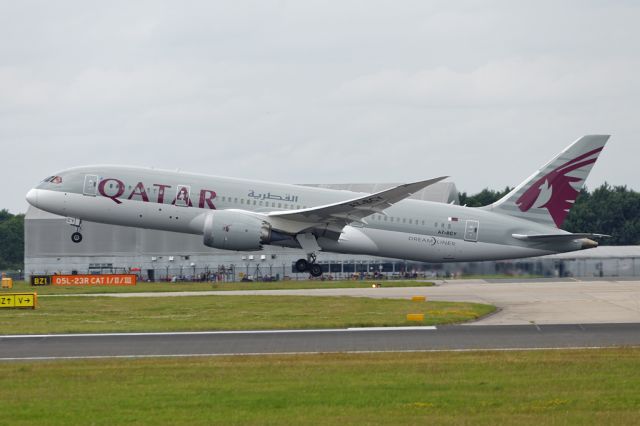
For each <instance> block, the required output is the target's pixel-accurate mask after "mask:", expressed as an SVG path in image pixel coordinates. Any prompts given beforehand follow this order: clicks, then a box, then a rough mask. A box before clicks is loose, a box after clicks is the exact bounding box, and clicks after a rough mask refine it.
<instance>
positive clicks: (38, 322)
mask: <svg viewBox="0 0 640 426" xmlns="http://www.w3.org/2000/svg"><path fill="white" fill-rule="evenodd" d="M38 305H39V307H38V309H36V310H32V309H26V310H17V309H3V310H0V329H1V330H2V333H1V334H40V333H90V332H134V331H137V332H153V331H201V330H259V329H303V328H343V327H369V326H401V325H431V324H443V323H454V322H462V321H469V320H472V319H476V318H478V317H480V316H483V315H486V314H489V313H491V312H493V311H494V310H495V308H494V307H493V306H490V305H482V304H473V303H462V302H426V303H425V302H412V301H411V300H398V299H395V300H394V299H371V298H364V297H362V298H355V297H304V296H199V297H198V296H184V297H132V298H116V297H80V296H79V297H73V296H72V297H41V298H39V299H38ZM408 313H424V314H426V318H425V321H424V322H423V323H409V322H407V321H406V315H407V314H408Z"/></svg>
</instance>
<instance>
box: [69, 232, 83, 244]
mask: <svg viewBox="0 0 640 426" xmlns="http://www.w3.org/2000/svg"><path fill="white" fill-rule="evenodd" d="M71 241H73V242H74V243H76V244H78V243H79V242H80V241H82V234H81V233H79V232H74V233H73V234H71Z"/></svg>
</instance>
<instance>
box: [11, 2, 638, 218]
mask: <svg viewBox="0 0 640 426" xmlns="http://www.w3.org/2000/svg"><path fill="white" fill-rule="evenodd" d="M639 20H640V2H635V1H611V0H610V1H563V2H557V1H541V0H536V1H518V2H514V1H482V2H479V1H455V2H451V1H425V0H418V1H411V0H406V1H398V0H394V1H376V0H367V1H351V0H340V1H329V0H323V1H311V0H309V1H306V0H305V1H300V0H298V1H284V0H281V1H268V0H260V1H242V0H234V1H228V0H227V1H209V0H207V1H195V0H194V1H185V0H183V1H109V2H104V1H86V0H84V1H63V0H61V1H56V2H51V1H29V0H26V1H20V2H16V1H10V0H0V149H1V151H0V152H1V154H0V155H1V157H2V164H1V165H0V178H1V180H2V186H1V187H0V188H1V189H0V191H1V194H2V197H1V202H0V209H2V208H6V209H8V210H9V211H11V212H13V213H20V212H25V211H26V209H27V203H26V201H25V200H24V196H25V194H26V193H27V191H28V190H29V189H30V188H31V187H33V186H34V185H36V184H37V183H38V182H39V181H40V180H42V179H43V178H45V177H47V176H50V175H52V174H54V173H55V172H56V171H59V170H63V169H65V168H69V167H73V166H79V165H87V164H126V165H140V166H152V167H156V168H164V169H179V170H183V171H191V172H197V173H205V174H211V175H218V176H233V177H240V178H249V179H259V180H267V181H275V182H286V183H346V182H411V181H417V180H423V179H428V178H432V177H436V176H442V175H448V176H451V177H450V180H451V181H453V182H455V184H456V185H457V187H458V189H459V190H460V191H466V192H469V193H475V192H478V191H480V190H482V189H483V188H491V189H502V188H504V187H505V186H515V185H517V184H518V183H520V182H521V181H522V180H524V179H525V178H526V177H527V176H529V175H530V174H531V173H533V172H534V171H535V170H536V169H537V168H538V167H540V166H541V165H543V164H544V163H546V162H547V161H548V160H549V159H551V158H552V157H553V156H555V155H556V154H557V153H558V152H559V151H561V150H562V149H564V148H565V147H566V146H567V145H569V144H570V143H571V142H573V141H574V140H576V139H577V138H579V137H580V136H582V135H584V134H592V133H597V134H611V135H612V138H611V139H610V141H609V144H608V146H607V147H606V148H605V151H604V152H603V153H602V155H601V156H600V159H599V161H598V163H597V164H596V166H595V167H594V169H593V171H592V173H591V175H590V177H589V179H588V180H587V187H589V188H594V187H596V186H599V185H600V184H602V183H603V182H605V181H606V182H608V183H610V184H612V185H627V186H628V187H630V188H633V189H636V190H640V173H638V170H639V167H638V163H639V162H640V144H638V143H637V140H636V135H637V134H638V133H639V132H638V130H639V127H640V82H639V81H640V26H639V25H638V24H637V23H638V22H639Z"/></svg>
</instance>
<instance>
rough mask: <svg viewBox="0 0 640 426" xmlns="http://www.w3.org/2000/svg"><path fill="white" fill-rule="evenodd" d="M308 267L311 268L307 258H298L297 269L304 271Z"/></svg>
mask: <svg viewBox="0 0 640 426" xmlns="http://www.w3.org/2000/svg"><path fill="white" fill-rule="evenodd" d="M307 269H309V262H307V261H306V260H305V259H298V260H297V261H296V271H298V272H304V271H306V270H307Z"/></svg>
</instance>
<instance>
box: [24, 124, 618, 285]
mask: <svg viewBox="0 0 640 426" xmlns="http://www.w3.org/2000/svg"><path fill="white" fill-rule="evenodd" d="M608 139H609V135H587V136H583V137H581V138H579V139H578V140H576V141H575V142H574V143H572V144H571V145H569V146H568V147H567V148H566V149H564V150H563V151H562V152H560V153H559V154H558V155H556V156H555V157H554V158H553V159H552V160H551V161H549V162H548V163H547V164H545V165H544V166H542V167H541V168H540V169H539V170H537V171H535V172H534V173H533V174H532V175H531V176H530V177H529V178H527V179H526V180H525V181H524V182H522V183H521V184H520V185H518V186H517V187H515V188H514V189H513V190H512V191H511V192H509V193H508V194H507V195H505V196H504V197H503V198H501V199H500V200H498V201H496V202H495V203H493V204H491V205H488V206H484V207H477V208H473V207H466V206H460V205H453V204H445V203H437V202H429V201H420V200H414V199H408V197H410V196H411V195H412V194H414V193H415V192H417V191H420V190H421V189H423V188H426V187H427V186H429V185H433V184H434V183H436V182H439V181H441V180H443V179H446V178H447V176H443V177H437V178H434V179H428V180H423V181H420V182H414V183H408V184H404V185H399V186H396V187H394V188H391V189H386V190H384V191H380V192H376V193H374V194H365V193H357V192H351V191H343V190H330V189H323V188H315V187H309V186H303V185H289V184H277V183H268V182H261V181H255V180H244V179H235V178H229V177H214V176H207V175H200V174H191V173H183V172H177V171H167V170H156V169H152V168H142V167H125V166H84V167H77V168H72V169H68V170H64V171H61V172H59V173H56V174H55V175H53V176H50V177H48V178H46V179H45V180H43V181H42V182H41V183H40V184H38V185H37V186H36V187H34V188H33V189H31V190H30V191H29V192H28V194H27V196H26V198H27V201H28V202H29V204H31V205H32V206H34V207H36V208H39V209H42V210H45V211H48V212H51V213H54V214H57V215H61V216H66V217H67V223H68V224H69V225H71V226H72V227H74V228H75V232H73V233H72V235H71V239H72V241H73V242H74V243H78V244H80V243H81V242H82V234H81V232H80V231H81V228H82V222H83V221H92V222H100V223H106V224H113V225H123V226H129V227H138V228H147V229H159V230H166V231H174V232H181V233H188V234H197V235H202V237H203V244H204V245H205V246H208V247H212V248H216V249H223V250H235V251H256V250H261V249H262V248H263V246H264V245H276V246H282V247H293V248H300V249H302V250H303V251H304V253H305V254H306V257H304V258H300V259H299V260H297V262H296V263H295V269H296V270H297V271H298V272H308V273H309V274H310V275H312V276H314V277H318V276H320V275H322V268H321V267H320V265H319V264H318V263H317V262H316V255H317V253H318V252H320V251H325V252H335V253H347V254H363V255H372V256H381V257H388V258H399V259H406V260H415V261H422V262H429V263H442V262H462V261H464V262H475V261H484V260H500V259H514V258H523V257H532V256H541V255H547V254H553V253H561V252H568V251H574V250H582V249H589V248H593V247H596V246H597V245H598V243H597V242H596V241H594V239H597V238H601V237H606V235H602V234H594V233H569V232H567V231H564V230H562V229H560V228H561V226H562V223H563V222H564V219H565V218H566V216H567V215H568V213H569V210H570V209H571V207H572V206H573V204H574V203H575V200H576V198H577V196H578V194H579V192H580V189H581V188H582V187H583V185H584V183H585V180H586V179H587V176H588V174H589V172H590V171H591V169H592V167H593V165H594V164H595V162H596V160H597V159H598V156H599V155H600V153H601V151H602V149H603V148H604V146H605V144H606V142H607V141H608Z"/></svg>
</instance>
